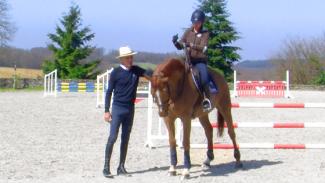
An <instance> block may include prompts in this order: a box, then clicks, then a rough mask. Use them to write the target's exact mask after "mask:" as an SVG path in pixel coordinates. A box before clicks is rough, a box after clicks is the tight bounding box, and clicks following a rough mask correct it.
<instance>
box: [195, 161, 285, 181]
mask: <svg viewBox="0 0 325 183" xmlns="http://www.w3.org/2000/svg"><path fill="white" fill-rule="evenodd" d="M242 163H243V167H242V168H235V165H236V162H229V163H222V164H217V165H212V166H211V168H209V169H207V170H199V171H197V172H202V174H201V175H199V176H202V177H204V176H227V175H229V174H232V173H235V172H237V171H248V170H254V169H260V168H262V167H264V166H273V165H277V164H281V163H283V162H282V161H269V160H247V161H242ZM191 173H192V172H191ZM193 173H195V172H193ZM192 178H195V177H192Z"/></svg>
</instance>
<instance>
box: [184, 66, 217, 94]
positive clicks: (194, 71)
mask: <svg viewBox="0 0 325 183" xmlns="http://www.w3.org/2000/svg"><path fill="white" fill-rule="evenodd" d="M190 73H191V76H192V79H193V81H194V84H195V87H196V89H197V91H198V92H199V93H200V95H203V86H202V83H201V78H200V72H199V71H198V70H197V68H196V67H195V66H191V67H190ZM208 75H209V91H210V94H216V93H217V92H218V87H217V85H216V83H215V82H214V81H213V79H212V77H211V75H210V73H208Z"/></svg>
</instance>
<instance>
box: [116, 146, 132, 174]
mask: <svg viewBox="0 0 325 183" xmlns="http://www.w3.org/2000/svg"><path fill="white" fill-rule="evenodd" d="M127 151H128V142H126V143H125V142H121V152H120V164H119V166H118V168H117V175H125V176H130V174H129V173H128V172H127V171H126V169H125V167H124V164H125V159H126V154H127Z"/></svg>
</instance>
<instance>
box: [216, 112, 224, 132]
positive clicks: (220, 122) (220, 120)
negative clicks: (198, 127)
mask: <svg viewBox="0 0 325 183" xmlns="http://www.w3.org/2000/svg"><path fill="white" fill-rule="evenodd" d="M224 126H225V119H224V118H223V116H222V115H221V113H220V112H219V111H218V136H219V137H221V136H222V135H223V129H224Z"/></svg>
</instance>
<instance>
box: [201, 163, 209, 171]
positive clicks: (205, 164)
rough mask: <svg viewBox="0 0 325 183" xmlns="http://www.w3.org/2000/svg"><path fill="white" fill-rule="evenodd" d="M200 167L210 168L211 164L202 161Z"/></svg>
mask: <svg viewBox="0 0 325 183" xmlns="http://www.w3.org/2000/svg"><path fill="white" fill-rule="evenodd" d="M201 167H202V169H203V170H208V169H210V168H211V165H210V164H207V163H203V164H202V166H201Z"/></svg>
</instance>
